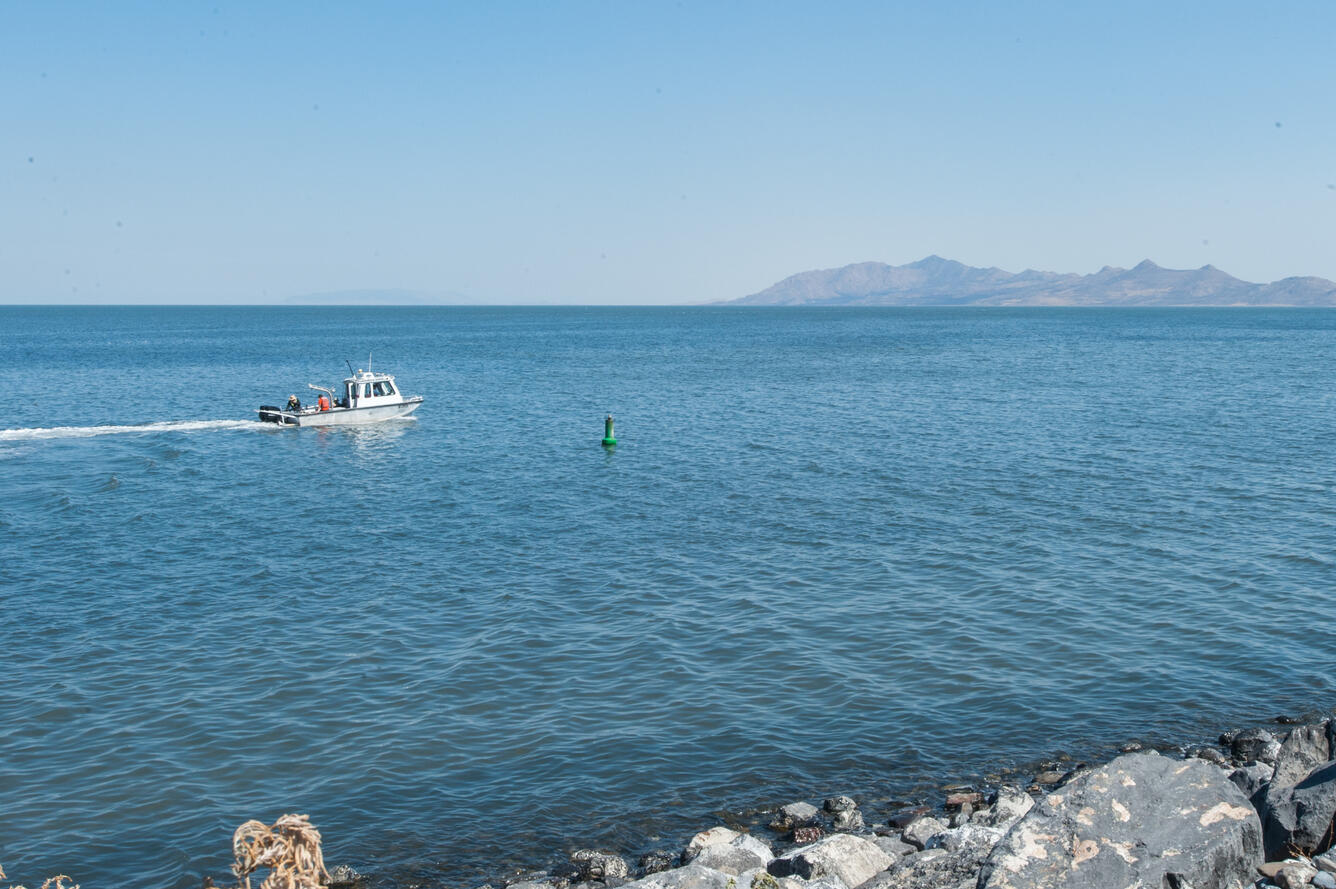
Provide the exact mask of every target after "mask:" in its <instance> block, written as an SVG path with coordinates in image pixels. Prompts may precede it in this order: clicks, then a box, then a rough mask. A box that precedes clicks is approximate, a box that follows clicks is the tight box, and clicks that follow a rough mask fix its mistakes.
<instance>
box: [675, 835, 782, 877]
mask: <svg viewBox="0 0 1336 889" xmlns="http://www.w3.org/2000/svg"><path fill="white" fill-rule="evenodd" d="M774 857H775V856H774V853H772V852H771V851H770V847H769V846H767V845H766V844H765V843H763V842H761V841H760V840H758V839H757V838H756V837H754V836H750V835H749V834H745V833H744V834H742V835H741V836H739V837H737V838H735V839H734V840H733V841H732V842H728V843H712V844H710V845H708V846H706V847H704V848H703V849H701V850H700V852H699V853H698V854H697V855H696V858H695V859H694V861H695V863H696V864H699V865H700V866H702V867H709V868H713V869H714V870H718V871H723V872H724V873H726V874H731V875H733V876H737V875H739V874H741V873H743V872H744V871H749V870H755V869H757V868H762V867H765V866H766V865H767V864H769V863H770V861H771V859H773V858H774Z"/></svg>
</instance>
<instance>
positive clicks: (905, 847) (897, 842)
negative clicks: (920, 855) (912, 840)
mask: <svg viewBox="0 0 1336 889" xmlns="http://www.w3.org/2000/svg"><path fill="white" fill-rule="evenodd" d="M872 842H874V843H876V844H877V848H878V849H880V850H881V851H883V852H885V853H886V854H887V855H889V856H891V858H892V859H893V860H896V861H898V860H900V859H901V858H904V857H905V856H906V855H913V854H914V853H915V852H917V851H918V850H917V849H915V848H914V847H913V846H911V845H909V844H908V843H906V842H905V841H904V840H902V839H900V838H899V837H898V836H895V837H881V836H879V837H873V838H872Z"/></svg>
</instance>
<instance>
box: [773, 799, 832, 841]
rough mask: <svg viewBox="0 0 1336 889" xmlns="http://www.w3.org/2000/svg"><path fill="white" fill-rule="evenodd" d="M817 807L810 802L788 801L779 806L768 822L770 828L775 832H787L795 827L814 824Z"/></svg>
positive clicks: (817, 811)
mask: <svg viewBox="0 0 1336 889" xmlns="http://www.w3.org/2000/svg"><path fill="white" fill-rule="evenodd" d="M819 811H820V810H819V809H817V807H816V806H814V805H812V804H811V803H802V802H798V803H789V804H788V805H787V806H780V809H779V811H778V812H777V813H775V817H774V819H773V820H772V821H771V822H770V829H771V830H773V831H774V832H775V833H788V832H789V831H791V830H793V829H794V828H797V827H811V826H812V825H814V824H816V821H817V814H818V813H819Z"/></svg>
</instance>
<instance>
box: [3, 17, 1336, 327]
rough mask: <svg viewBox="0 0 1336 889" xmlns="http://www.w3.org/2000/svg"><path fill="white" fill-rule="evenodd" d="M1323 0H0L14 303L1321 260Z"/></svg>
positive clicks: (1278, 264) (695, 294) (1332, 27)
mask: <svg viewBox="0 0 1336 889" xmlns="http://www.w3.org/2000/svg"><path fill="white" fill-rule="evenodd" d="M1334 35H1336V4H1333V3H1331V2H1329V0H1323V2H1307V3H1299V2H1291V3H1287V2H1277V3H1273V4H1257V3H1246V4H1245V3H1229V2H1222V3H1210V4H1207V3H1191V4H1189V3H1178V4H1174V3H1165V2H1158V3H1136V2H1132V3H1120V4H1102V5H1093V4H1074V3H1000V2H940V3H920V4H912V5H911V4H893V3H867V4H862V3H829V4H816V3H812V4H789V3H776V2H767V3H699V4H698V3H690V2H683V3H613V2H599V3H594V2H588V3H493V4H487V3H469V4H445V3H441V4H437V3H420V4H419V3H406V2H393V0H390V2H384V3H377V4H370V3H366V4H341V3H309V4H299V3H253V4H252V3H243V4H238V3H229V2H225V0H216V2H205V3H192V2H181V3H172V4H163V3H142V4H140V3H105V4H85V3H61V2H40V3H37V2H33V3H27V2H17V3H15V2H10V3H7V4H4V5H3V6H0V121H2V125H0V302H98V303H120V302H181V303H196V302H210V303H252V302H269V301H282V300H284V299H287V298H290V297H292V296H295V295H299V294H305V293H312V292H325V291H340V290H350V289H378V288H394V289H409V290H416V291H424V292H430V293H456V294H460V295H462V297H463V298H465V299H467V300H468V301H470V302H478V303H688V302H703V301H709V300H718V299H728V298H732V297H736V296H742V295H745V294H748V293H751V292H754V291H757V290H760V289H762V288H764V287H766V286H768V285H770V284H771V283H773V282H774V281H776V280H778V279H780V278H783V277H785V276H787V275H789V274H792V273H795V272H799V271H804V270H807V269H811V268H826V267H833V266H839V265H844V264H846V263H850V262H858V261H864V260H879V261H884V262H890V263H895V264H899V263H903V262H909V261H913V260H916V259H920V258H922V257H923V256H925V255H927V254H930V253H936V254H940V255H942V256H947V257H950V258H953V259H958V260H960V261H962V262H966V263H969V264H971V265H985V266H986V265H997V266H1000V267H1002V268H1006V269H1009V270H1012V271H1019V270H1021V269H1023V268H1026V267H1034V268H1042V269H1050V270H1054V271H1062V272H1069V271H1070V272H1092V271H1095V270H1097V269H1098V268H1099V267H1100V266H1102V265H1104V264H1106V263H1107V264H1111V265H1122V266H1131V265H1134V264H1135V263H1137V262H1138V261H1140V260H1141V259H1144V258H1147V257H1149V258H1151V259H1153V260H1155V261H1156V262H1158V263H1160V264H1161V265H1167V266H1172V267H1196V266H1200V265H1203V264H1206V263H1212V264H1214V265H1217V266H1219V267H1221V268H1223V269H1224V270H1225V271H1228V272H1230V273H1231V274H1234V275H1237V276H1239V277H1242V278H1246V279H1248V280H1255V281H1270V280H1274V279H1277V278H1281V277H1285V276H1288V275H1298V274H1314V275H1321V276H1323V277H1327V278H1333V279H1336V249H1334V247H1336V98H1334V97H1336V45H1334Z"/></svg>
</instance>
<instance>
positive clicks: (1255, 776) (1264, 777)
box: [1229, 762, 1275, 811]
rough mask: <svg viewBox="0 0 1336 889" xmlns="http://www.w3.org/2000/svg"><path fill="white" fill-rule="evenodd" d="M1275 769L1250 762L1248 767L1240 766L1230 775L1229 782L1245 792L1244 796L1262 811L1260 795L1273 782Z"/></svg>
mask: <svg viewBox="0 0 1336 889" xmlns="http://www.w3.org/2000/svg"><path fill="white" fill-rule="evenodd" d="M1273 772H1275V769H1274V768H1272V767H1271V766H1269V765H1267V764H1266V763H1264V762H1250V763H1248V764H1247V765H1246V766H1239V767H1238V768H1237V769H1235V770H1234V771H1232V772H1230V773H1229V780H1231V781H1233V782H1234V786H1235V787H1237V788H1238V789H1239V790H1242V791H1243V795H1244V796H1246V797H1248V799H1250V800H1252V803H1253V805H1254V806H1256V807H1257V808H1258V810H1259V811H1260V810H1261V797H1260V796H1259V794H1260V793H1261V792H1262V791H1264V790H1266V788H1267V785H1268V784H1269V783H1270V782H1271V775H1272V773H1273Z"/></svg>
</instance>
